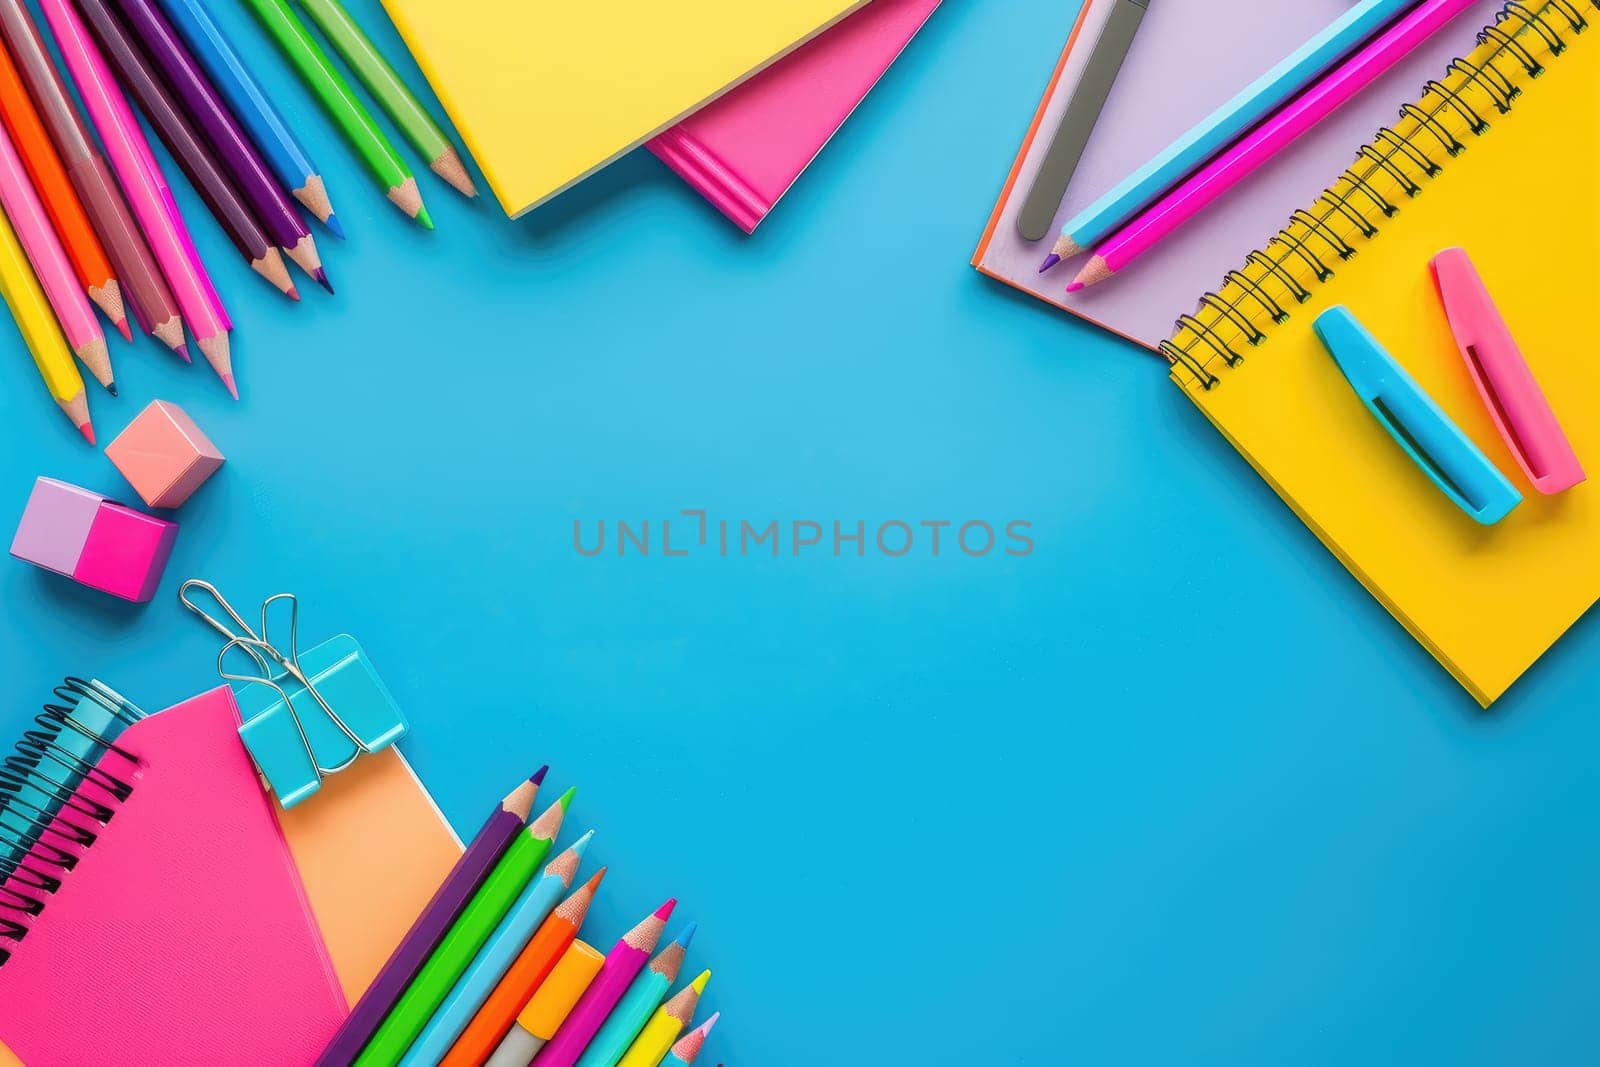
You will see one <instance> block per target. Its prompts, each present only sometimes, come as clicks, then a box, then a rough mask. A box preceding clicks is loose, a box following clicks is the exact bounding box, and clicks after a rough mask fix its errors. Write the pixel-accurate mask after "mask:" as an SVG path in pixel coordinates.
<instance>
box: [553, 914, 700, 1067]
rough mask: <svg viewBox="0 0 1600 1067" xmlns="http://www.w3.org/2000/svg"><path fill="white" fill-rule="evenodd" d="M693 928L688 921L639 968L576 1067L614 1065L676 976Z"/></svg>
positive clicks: (687, 947)
mask: <svg viewBox="0 0 1600 1067" xmlns="http://www.w3.org/2000/svg"><path fill="white" fill-rule="evenodd" d="M694 931H695V924H694V923H689V924H688V925H687V926H685V927H684V928H683V929H682V930H681V931H680V932H679V933H678V936H677V937H675V938H673V939H672V940H671V941H670V942H668V943H667V947H666V948H664V949H662V950H661V951H660V952H658V953H656V958H655V959H653V960H651V961H650V962H649V963H648V964H646V965H645V969H644V970H642V971H640V972H639V975H638V977H636V978H634V980H633V982H632V983H631V984H630V985H629V986H628V991H627V992H626V993H624V994H623V995H622V999H621V1000H619V1001H617V1006H616V1007H615V1008H613V1009H612V1010H611V1014H610V1015H608V1016H606V1020H605V1022H604V1023H602V1024H601V1026H600V1030H599V1032H598V1033H596V1034H595V1035H594V1039H593V1040H591V1041H590V1042H589V1047H588V1048H586V1049H584V1052H583V1055H582V1056H581V1057H579V1059H578V1067H616V1065H617V1061H618V1060H620V1059H622V1054H623V1053H625V1052H627V1051H628V1046H629V1045H631V1044H633V1039H634V1038H636V1037H638V1036H639V1031H641V1030H643V1029H644V1024H645V1023H647V1022H649V1021H650V1016H651V1015H653V1014H654V1013H655V1011H656V1009H657V1008H659V1007H660V1006H661V1000H662V998H663V997H665V996H666V995H667V990H669V989H671V988H672V983H673V982H676V981H677V980H678V971H679V970H681V969H682V967H683V957H684V955H685V954H686V953H687V952H688V951H689V942H690V941H692V940H694Z"/></svg>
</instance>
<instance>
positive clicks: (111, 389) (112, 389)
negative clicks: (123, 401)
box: [106, 382, 117, 396]
mask: <svg viewBox="0 0 1600 1067" xmlns="http://www.w3.org/2000/svg"><path fill="white" fill-rule="evenodd" d="M106 392H108V393H110V394H111V395H112V396H116V395H117V383H116V382H107V383H106Z"/></svg>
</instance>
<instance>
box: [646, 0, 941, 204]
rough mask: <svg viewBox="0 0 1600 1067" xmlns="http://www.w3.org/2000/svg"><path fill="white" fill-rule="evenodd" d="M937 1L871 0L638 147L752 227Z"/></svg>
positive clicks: (901, 47)
mask: <svg viewBox="0 0 1600 1067" xmlns="http://www.w3.org/2000/svg"><path fill="white" fill-rule="evenodd" d="M938 6H939V0H873V2H872V3H870V4H867V5H865V6H864V7H862V8H861V9H860V10H858V11H857V12H856V13H855V14H853V15H851V16H850V17H848V18H846V19H845V20H844V21H843V22H841V23H839V24H838V25H837V26H835V27H833V28H832V29H830V30H828V31H827V32H826V33H824V34H822V35H821V36H819V37H818V38H817V39H816V40H814V41H812V42H810V43H809V44H807V45H805V46H804V47H803V48H799V49H797V50H796V51H794V52H793V53H792V54H790V55H788V56H786V57H784V58H783V59H781V60H779V61H778V62H777V63H775V64H773V65H772V66H771V67H769V68H768V69H766V70H764V71H762V72H761V73H760V74H758V75H756V76H755V77H754V78H752V79H750V80H749V81H748V82H746V83H745V84H743V85H741V86H739V87H738V88H737V89H734V90H733V91H732V92H729V93H727V94H726V95H724V96H722V97H720V98H718V99H717V100H715V101H713V102H711V103H710V104H708V105H706V106H705V107H703V108H701V109H700V110H699V111H697V112H695V113H694V114H693V115H691V116H690V117H689V118H687V119H685V120H684V121H683V122H680V123H678V125H676V126H674V127H673V128H672V129H670V130H667V131H666V132H665V133H662V134H660V135H658V136H657V137H655V138H654V139H653V140H651V141H649V142H648V143H647V144H646V146H645V147H647V148H649V149H650V151H651V152H653V153H655V155H656V156H657V157H659V158H660V159H661V161H662V162H663V163H665V164H666V165H667V166H669V167H671V168H672V169H673V170H674V171H676V172H677V174H678V176H679V177H681V178H683V180H684V181H686V182H688V183H689V184H690V185H692V186H693V187H694V188H695V190H696V191H697V192H698V193H699V194H700V195H701V196H703V197H705V198H706V199H707V200H709V201H711V203H712V204H713V205H714V206H715V207H716V208H717V210H719V211H721V212H722V213H723V214H724V215H726V216H728V218H730V219H732V220H733V222H734V223H735V224H736V225H738V227H739V228H740V229H742V230H744V232H745V233H750V232H752V231H754V230H755V228H756V225H757V224H758V223H760V222H761V220H762V219H763V218H765V217H766V215H767V212H769V211H771V210H772V207H773V205H774V204H776V203H777V202H778V199H779V198H780V197H782V196H783V194H784V193H786V192H788V191H789V186H791V185H793V184H794V181H795V179H796V178H798V177H800V173H801V172H802V171H804V170H805V169H806V167H808V166H810V164H811V161H812V160H813V159H815V158H816V156H817V153H819V152H821V151H822V148H823V146H824V145H826V144H827V143H828V139H829V138H830V137H832V136H833V134H834V131H835V130H837V129H838V128H839V127H840V126H841V125H843V124H844V120H845V119H847V118H849V117H850V112H852V111H854V110H855V109H856V105H858V104H860V103H861V101H862V100H863V99H864V98H865V97H866V95H867V93H869V92H871V91H872V87H873V86H874V85H875V84H877V81H878V79H879V78H880V77H882V76H883V72H884V71H886V70H888V69H889V66H890V64H892V63H893V62H894V61H895V58H896V57H898V56H899V55H900V53H901V52H902V51H904V49H905V47H906V45H907V44H909V43H910V41H911V38H913V37H915V36H916V33H917V31H918V30H920V29H921V28H922V24H923V23H924V22H926V21H927V20H928V16H929V15H931V14H932V13H933V9H934V8H936V7H938Z"/></svg>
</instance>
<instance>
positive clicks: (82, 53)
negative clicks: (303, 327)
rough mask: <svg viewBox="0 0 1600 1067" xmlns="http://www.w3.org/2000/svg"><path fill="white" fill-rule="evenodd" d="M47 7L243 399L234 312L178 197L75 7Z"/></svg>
mask: <svg viewBox="0 0 1600 1067" xmlns="http://www.w3.org/2000/svg"><path fill="white" fill-rule="evenodd" d="M39 7H40V9H41V10H42V11H43V12H44V16H45V19H46V20H47V21H48V22H49V23H50V28H51V29H52V30H54V31H55V36H56V41H57V44H58V45H59V47H60V49H61V56H62V59H63V60H64V61H65V62H66V64H67V69H68V70H69V71H71V72H72V75H73V77H74V79H75V80H76V81H77V83H78V91H79V93H80V94H81V95H82V97H83V102H84V107H85V108H86V109H87V110H88V112H89V118H90V120H91V121H92V122H93V123H94V126H95V128H96V129H97V130H98V131H99V133H100V140H101V142H102V143H103V144H104V145H105V147H106V153H107V154H108V155H109V156H110V159H111V165H112V167H113V169H114V170H115V171H116V174H117V180H118V181H119V182H120V183H121V185H122V191H123V192H124V193H126V194H127V196H128V201H129V204H130V206H132V208H133V213H134V217H135V218H137V219H138V220H139V226H140V229H142V230H143V231H144V234H145V237H146V238H148V239H149V241H150V249H151V251H152V252H154V253H155V257H156V262H157V263H158V264H159V265H160V267H161V273H162V274H163V275H165V277H166V279H167V283H168V284H169V285H170V286H171V287H172V294H173V297H174V298H175V299H176V301H177V303H178V308H179V310H180V311H181V312H182V315H183V319H184V323H185V324H186V325H187V326H188V327H189V329H190V330H191V331H193V333H194V335H195V339H196V342H197V343H198V344H199V346H200V351H201V353H202V354H203V355H204V356H205V357H206V361H207V362H208V363H210V364H211V366H212V368H213V369H214V370H215V371H216V372H217V376H218V377H220V378H221V379H222V383H223V384H224V385H225V386H227V388H228V392H229V393H231V394H233V396H234V397H238V395H239V391H238V387H237V386H236V385H235V383H234V380H233V366H232V361H231V359H230V358H229V355H228V332H227V327H226V326H224V323H225V322H226V321H227V320H226V312H225V311H222V310H221V309H220V306H219V303H218V302H215V301H214V298H213V295H212V293H211V290H210V281H209V279H208V278H207V277H206V276H205V272H204V269H203V268H202V267H201V266H200V265H199V264H198V262H197V260H196V259H195V257H194V256H193V255H192V247H193V246H192V242H190V241H188V239H187V236H188V235H187V232H186V230H185V229H184V228H183V226H182V224H181V220H180V219H178V218H177V215H176V211H175V210H171V209H169V207H168V205H169V203H170V202H171V195H170V192H168V191H167V190H166V188H165V183H163V182H161V181H160V180H159V176H158V174H152V173H151V168H152V167H153V166H154V159H153V157H152V156H151V155H150V146H149V144H148V143H146V141H145V139H144V133H143V132H142V131H141V130H140V129H139V123H138V120H137V119H135V118H134V117H133V112H132V111H131V110H130V109H129V107H128V102H127V100H125V99H123V96H122V91H121V90H120V89H118V88H117V83H116V81H115V80H114V79H113V78H112V77H111V71H110V70H109V69H107V67H106V64H105V60H104V59H103V58H102V57H101V55H100V50H99V49H98V48H97V47H96V46H95V43H94V41H93V40H91V39H90V37H89V33H88V30H87V29H85V28H84V26H83V23H82V22H81V21H79V19H78V15H77V13H76V12H74V11H73V10H72V7H71V4H70V3H69V2H68V0H39Z"/></svg>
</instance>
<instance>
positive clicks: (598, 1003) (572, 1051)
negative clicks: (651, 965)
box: [530, 900, 678, 1067]
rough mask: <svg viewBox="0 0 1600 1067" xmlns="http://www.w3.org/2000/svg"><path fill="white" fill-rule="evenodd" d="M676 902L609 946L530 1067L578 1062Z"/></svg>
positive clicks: (658, 939) (656, 941)
mask: <svg viewBox="0 0 1600 1067" xmlns="http://www.w3.org/2000/svg"><path fill="white" fill-rule="evenodd" d="M677 903H678V902H677V901H676V900H669V901H667V902H666V903H665V904H663V905H661V907H659V908H657V909H656V910H655V911H654V912H653V913H652V914H650V915H648V916H646V917H645V918H644V919H643V920H642V921H641V922H640V923H639V925H638V926H635V927H634V928H633V929H632V930H629V931H628V932H627V933H625V934H623V935H622V939H621V940H620V941H618V942H617V943H616V944H615V945H614V946H612V949H611V951H610V952H608V953H606V959H605V962H604V963H602V964H601V965H600V973H599V974H598V975H596V976H595V979H594V981H593V982H591V983H589V988H588V989H585V990H584V991H583V996H581V997H579V998H578V1003H577V1004H575V1005H574V1006H573V1008H572V1012H571V1014H569V1015H568V1016H567V1020H566V1022H564V1023H562V1024H561V1026H560V1028H559V1029H557V1030H556V1035H555V1036H554V1037H552V1038H551V1039H550V1040H549V1041H548V1042H546V1043H545V1046H544V1048H542V1049H540V1050H539V1054H538V1055H537V1056H535V1057H534V1058H533V1063H532V1064H531V1065H530V1067H572V1065H573V1064H575V1063H577V1062H578V1057H580V1056H582V1055H583V1050H584V1049H586V1048H588V1047H589V1042H591V1041H593V1040H594V1035H595V1034H597V1033H599V1032H600V1026H601V1024H602V1023H604V1022H605V1021H606V1016H608V1015H610V1014H611V1009H612V1008H615V1007H616V1006H617V1001H619V1000H621V999H622V994H624V993H626V992H627V991H628V984H629V983H630V982H632V981H633V980H634V978H635V977H637V976H638V974H639V972H640V971H642V970H644V965H645V963H647V962H648V961H649V959H650V953H652V952H654V951H655V950H656V945H658V944H659V943H660V942H661V931H662V930H663V929H664V928H665V927H666V925H667V919H668V918H670V917H671V915H672V909H673V908H674V907H675V906H676V905H677Z"/></svg>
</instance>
